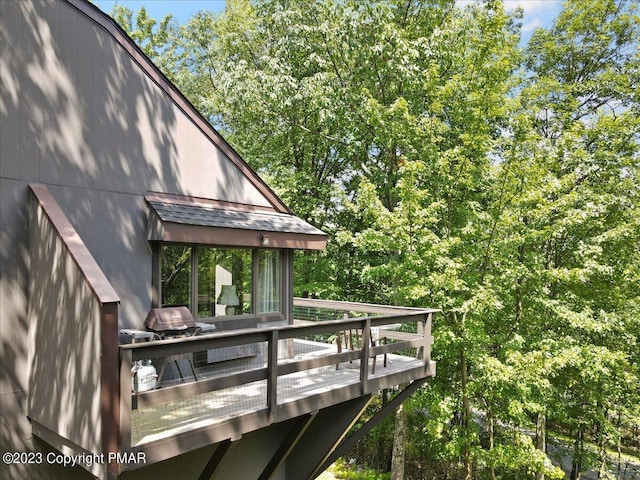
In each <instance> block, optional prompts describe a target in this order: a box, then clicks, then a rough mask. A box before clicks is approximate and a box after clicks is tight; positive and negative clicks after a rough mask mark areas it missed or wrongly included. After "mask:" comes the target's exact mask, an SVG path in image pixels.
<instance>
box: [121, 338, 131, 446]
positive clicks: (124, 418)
mask: <svg viewBox="0 0 640 480" xmlns="http://www.w3.org/2000/svg"><path fill="white" fill-rule="evenodd" d="M131 363H132V351H131V350H122V349H120V452H128V451H129V450H131Z"/></svg>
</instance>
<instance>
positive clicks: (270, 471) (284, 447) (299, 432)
mask: <svg viewBox="0 0 640 480" xmlns="http://www.w3.org/2000/svg"><path fill="white" fill-rule="evenodd" d="M317 414H318V412H317V411H316V412H313V413H309V414H307V415H303V416H301V417H300V418H298V419H297V420H296V422H295V424H294V425H293V427H292V428H291V431H290V432H289V434H288V435H287V436H286V438H285V439H284V440H283V441H282V444H281V445H280V447H279V448H278V450H277V451H276V452H275V453H274V454H273V457H272V458H271V460H270V461H269V463H268V464H267V466H266V467H265V468H264V470H263V471H262V474H261V475H260V477H258V480H270V479H271V478H272V477H273V475H274V474H275V473H276V471H277V470H278V468H279V467H280V465H282V463H283V462H284V461H285V460H286V459H287V457H288V456H289V453H291V450H293V448H294V447H295V446H296V444H297V443H298V441H299V440H300V438H302V436H303V435H304V432H305V431H306V430H307V428H308V427H309V425H311V422H313V419H314V418H315V417H316V415H317Z"/></svg>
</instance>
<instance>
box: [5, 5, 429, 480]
mask: <svg viewBox="0 0 640 480" xmlns="http://www.w3.org/2000/svg"><path fill="white" fill-rule="evenodd" d="M0 42H1V43H0V87H1V93H2V96H1V100H0V349H1V350H0V356H1V360H0V368H1V372H2V373H1V376H0V400H1V411H0V419H1V423H0V447H1V448H0V450H1V451H2V453H3V462H1V463H0V478H3V479H25V478H28V479H73V478H78V479H91V478H100V479H103V478H122V479H134V478H135V479H138V478H139V479H146V478H149V479H163V478H167V479H172V478H181V479H189V478H191V479H214V478H215V479H234V480H246V479H290V480H302V479H311V478H315V477H316V476H318V475H319V474H320V473H321V472H322V471H323V470H324V469H326V468H327V466H328V465H330V464H331V463H332V462H333V461H334V460H335V459H336V458H337V457H338V456H340V455H342V454H344V453H345V452H346V451H347V450H348V449H349V448H350V446H352V445H353V444H355V442H357V441H358V440H359V439H360V438H362V437H363V436H364V435H366V434H367V432H368V431H369V430H370V428H371V427H373V426H374V425H375V424H377V423H378V422H379V421H380V420H381V419H382V418H383V417H384V416H385V415H388V414H389V413H391V412H392V411H393V409H394V408H395V407H396V406H397V405H398V404H399V403H400V402H402V401H403V400H404V399H406V398H407V397H408V396H409V395H410V394H411V393H412V392H414V391H415V390H416V389H417V388H418V387H419V386H420V385H422V384H423V383H424V382H425V381H426V380H427V379H428V378H429V377H431V376H433V375H435V364H434V362H432V361H431V358H430V352H431V344H432V341H433V339H432V337H431V317H432V314H433V313H434V310H425V309H414V308H404V307H390V306H381V305H373V304H357V303H348V302H333V301H325V300H312V299H299V298H294V297H293V281H294V279H293V252H294V250H296V249H306V250H321V249H323V248H324V247H325V245H326V242H327V236H326V235H325V234H324V233H323V232H321V231H320V230H318V229H316V228H314V227H313V226H311V225H309V224H308V223H306V222H304V221H303V220H301V219H299V218H297V217H296V216H295V215H294V214H293V213H292V212H290V211H289V210H288V209H287V207H286V206H285V205H284V204H283V203H282V201H281V200H280V199H279V198H278V197H277V196H276V195H275V194H274V192H273V191H272V190H271V189H270V188H269V187H268V186H267V185H266V184H265V183H264V182H263V181H262V180H261V179H260V178H259V177H258V175H257V174H256V173H255V172H254V171H253V170H251V168H249V167H248V166H247V164H246V163H245V162H244V161H243V160H242V158H240V156H239V155H238V154H237V153H236V152H235V151H234V150H233V149H232V148H231V147H230V146H229V144H227V143H226V142H225V140H224V139H223V138H222V137H221V136H220V135H219V134H218V133H217V132H216V131H215V130H214V129H213V128H212V127H211V126H210V125H209V124H208V123H207V122H206V120H205V119H204V118H202V116H200V115H199V114H198V113H197V112H196V111H195V109H194V108H193V106H192V105H191V104H190V103H189V102H188V101H187V100H186V99H185V98H184V96H183V95H182V94H181V93H180V92H179V91H178V90H177V89H176V88H175V87H174V86H173V85H172V84H171V83H170V82H169V81H168V80H167V79H166V78H165V77H164V76H163V75H162V74H161V73H160V72H159V71H158V69H157V68H156V67H155V66H154V65H153V64H152V63H151V62H150V61H149V60H148V59H147V58H146V57H145V56H144V54H143V53H142V52H141V51H140V50H139V49H138V48H137V47H136V46H135V45H134V43H133V42H132V41H131V39H129V38H128V37H127V35H126V34H125V33H124V32H123V31H122V30H121V29H120V28H119V27H118V26H117V24H116V23H115V22H114V21H113V20H112V19H111V18H109V17H108V16H107V15H105V14H104V13H102V12H100V11H99V10H98V9H97V8H95V7H94V6H93V5H92V4H90V3H88V2H86V1H84V0H56V1H30V0H24V1H2V2H0ZM399 385H403V387H402V389H401V390H400V391H399V393H398V395H397V396H396V397H395V400H394V401H393V402H391V403H390V404H389V405H388V406H387V407H385V408H384V409H383V410H381V411H379V412H378V413H377V414H375V415H374V416H373V418H371V420H370V421H369V422H368V423H366V424H365V425H364V426H362V427H360V428H359V429H357V430H354V428H353V426H354V424H355V422H356V420H357V419H358V418H359V417H360V416H361V414H362V413H363V411H364V409H365V407H366V406H367V405H368V403H369V401H370V400H371V398H372V396H373V395H375V394H376V392H378V391H379V390H380V389H383V388H394V387H397V386H399Z"/></svg>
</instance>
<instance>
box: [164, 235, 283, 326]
mask: <svg viewBox="0 0 640 480" xmlns="http://www.w3.org/2000/svg"><path fill="white" fill-rule="evenodd" d="M159 256H160V301H161V305H162V306H168V305H186V306H188V307H189V308H190V309H191V311H192V312H194V314H195V316H197V317H200V318H202V317H213V316H229V315H246V314H265V313H278V312H281V306H282V299H281V291H282V289H281V285H280V282H281V278H282V275H281V268H282V266H281V254H280V251H279V250H268V249H247V248H218V247H205V246H199V245H198V246H195V245H191V246H184V245H170V244H164V245H161V246H160V249H159Z"/></svg>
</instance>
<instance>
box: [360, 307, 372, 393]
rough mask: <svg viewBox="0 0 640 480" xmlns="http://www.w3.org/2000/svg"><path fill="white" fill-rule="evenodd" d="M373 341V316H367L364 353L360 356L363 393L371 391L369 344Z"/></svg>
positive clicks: (363, 337) (363, 336) (363, 344)
mask: <svg viewBox="0 0 640 480" xmlns="http://www.w3.org/2000/svg"><path fill="white" fill-rule="evenodd" d="M370 343H371V318H369V317H367V318H366V319H365V321H364V328H363V329H362V350H361V351H362V355H361V356H360V385H361V386H362V395H367V394H368V393H369V348H370V347H369V345H370Z"/></svg>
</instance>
